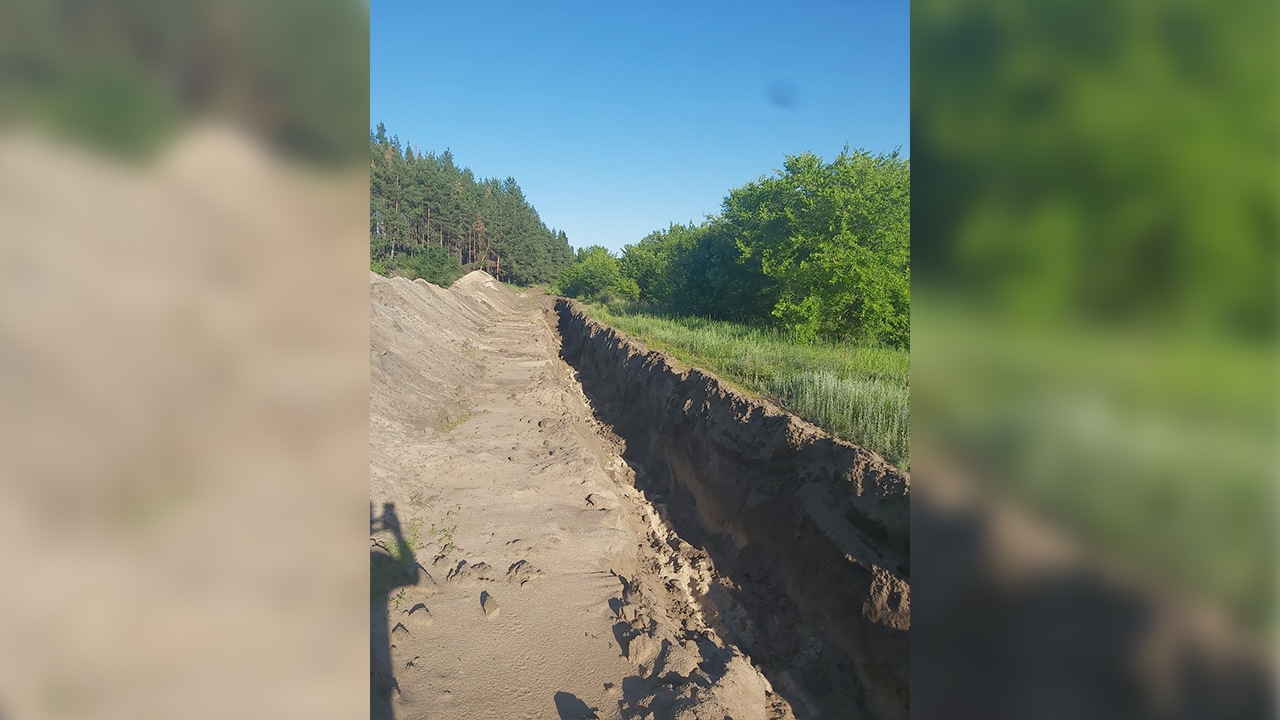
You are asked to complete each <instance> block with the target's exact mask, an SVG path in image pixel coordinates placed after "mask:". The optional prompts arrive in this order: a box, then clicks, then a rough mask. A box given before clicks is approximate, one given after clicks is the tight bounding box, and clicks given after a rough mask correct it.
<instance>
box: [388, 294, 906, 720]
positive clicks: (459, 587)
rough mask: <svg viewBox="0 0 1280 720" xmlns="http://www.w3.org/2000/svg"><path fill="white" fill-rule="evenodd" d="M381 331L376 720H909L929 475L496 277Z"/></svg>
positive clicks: (412, 300)
mask: <svg viewBox="0 0 1280 720" xmlns="http://www.w3.org/2000/svg"><path fill="white" fill-rule="evenodd" d="M369 337H370V424H369V430H370V437H369V440H370V498H369V500H370V580H371V582H370V591H371V594H370V597H371V607H370V629H371V635H370V641H371V644H370V651H371V656H370V659H371V663H370V683H371V684H370V690H371V715H372V716H374V717H395V718H421V717H448V718H459V719H468V718H475V719H477V720H479V719H481V718H528V719H530V720H533V719H540V718H546V719H548V720H555V719H556V718H559V719H560V720H569V719H575V720H576V719H579V718H598V719H599V720H707V719H708V718H710V719H713V720H723V718H726V717H729V718H733V720H796V719H797V718H799V719H801V720H804V719H806V718H894V719H898V718H905V717H907V715H908V706H907V697H908V687H907V675H908V665H909V658H908V645H907V638H908V632H909V626H910V598H909V588H908V583H909V577H910V566H909V561H908V557H909V548H908V542H907V538H908V532H907V522H908V499H909V487H910V479H909V477H908V476H907V475H906V474H905V473H902V472H900V471H898V470H897V469H895V468H893V467H892V466H890V465H888V464H886V463H885V462H884V461H883V460H881V459H880V458H879V457H878V456H876V455H874V454H872V453H869V452H867V451H865V450H862V449H860V448H857V447H854V446H852V445H849V444H847V443H843V442H840V441H837V440H833V439H832V438H830V437H828V436H826V435H825V434H823V433H822V432H820V431H819V430H817V429H816V428H814V427H812V426H810V425H808V424H807V423H804V422H802V421H800V420H798V419H796V418H794V417H792V416H790V415H787V414H786V413H783V412H781V411H780V410H779V409H778V408H776V407H775V406H773V405H771V404H769V403H767V402H764V401H761V400H757V399H753V398H750V397H747V396H745V395H742V394H740V393H738V392H736V391H734V390H733V389H732V388H729V387H728V386H727V385H724V384H722V383H720V382H719V381H718V380H717V379H716V378H714V377H713V376H711V375H709V374H707V373H704V372H701V371H698V370H692V369H681V368H678V367H677V366H676V365H675V363H674V362H673V361H672V360H670V359H669V358H667V357H666V356H664V355H662V354H660V353H652V352H649V351H648V350H646V349H645V348H644V347H643V346H642V345H640V344H639V343H637V342H635V341H633V340H629V339H627V338H625V337H624V336H622V335H619V334H617V333H615V332H614V331H612V330H610V329H609V328H606V327H603V326H601V325H598V324H596V323H594V322H592V321H591V320H590V319H589V318H588V317H587V316H586V315H585V314H583V312H582V311H581V309H580V308H577V307H576V306H574V305H573V304H572V303H570V302H567V301H563V300H557V299H555V298H550V297H546V296H541V295H537V294H534V293H532V292H526V293H522V294H519V295H517V294H515V293H513V292H511V291H510V290H509V289H508V288H506V287H504V286H503V285H501V284H500V283H498V282H496V281H495V280H494V279H493V278H491V277H489V276H488V275H486V274H484V273H482V272H473V273H471V274H469V275H467V276H466V277H464V278H462V279H460V280H459V281H457V282H456V283H454V285H453V286H452V287H450V288H448V289H447V290H446V289H442V288H439V287H436V286H434V285H431V284H430V283H427V282H425V281H421V280H419V281H413V282H410V281H408V280H405V279H403V278H383V277H380V276H377V275H373V274H371V275H370V336H369Z"/></svg>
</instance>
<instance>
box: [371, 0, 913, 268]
mask: <svg viewBox="0 0 1280 720" xmlns="http://www.w3.org/2000/svg"><path fill="white" fill-rule="evenodd" d="M370 12H371V37H370V43H369V45H370V62H369V68H370V73H371V78H370V98H369V112H370V118H369V119H370V127H371V128H372V127H375V126H376V125H377V124H378V122H380V121H381V122H385V123H386V125H387V132H388V134H394V135H399V136H400V140H401V142H403V143H405V144H410V145H416V146H417V147H418V148H419V149H420V150H422V151H432V152H436V153H439V152H441V151H443V150H445V149H446V148H448V149H450V150H452V151H453V155H454V160H455V162H457V163H458V164H459V165H462V166H464V167H469V168H471V170H472V171H473V172H474V173H475V174H476V176H477V177H478V178H480V177H499V178H505V177H507V176H511V177H514V178H515V179H516V180H517V181H518V182H519V183H520V187H521V188H522V189H523V190H524V194H525V197H527V198H528V199H529V201H530V202H531V203H532V204H533V206H534V207H535V208H537V210H538V214H539V215H540V216H541V217H542V220H543V222H545V223H546V224H547V225H548V226H552V227H555V228H557V229H561V230H564V231H565V232H566V233H567V234H568V236H569V242H570V244H571V245H573V246H574V247H582V246H586V245H597V244H598V245H604V246H605V247H608V248H610V249H613V250H618V249H620V248H621V247H622V246H623V245H625V244H628V243H634V242H636V241H637V240H639V239H640V238H642V237H644V236H645V235H647V234H648V233H649V232H651V231H653V230H657V229H661V228H665V227H667V225H668V224H669V223H671V222H688V221H690V220H694V221H701V220H702V219H703V218H704V216H706V215H708V214H712V213H715V212H718V211H719V209H720V202H721V200H723V198H724V196H725V195H726V194H727V193H728V191H729V189H730V188H732V187H737V186H739V185H742V184H744V183H747V182H749V181H751V180H754V179H755V178H758V177H760V176H761V175H765V174H770V173H772V172H773V170H774V169H775V168H779V167H781V166H782V162H783V160H784V156H785V155H787V154H795V153H800V152H806V151H808V152H813V153H816V154H818V155H821V156H822V157H824V158H827V159H830V158H832V157H834V156H835V155H837V154H839V152H840V150H841V148H842V147H843V146H844V144H845V143H848V144H849V146H850V148H865V149H867V150H869V151H872V152H877V153H879V152H890V151H892V150H894V149H896V148H901V151H902V154H903V156H909V155H910V149H911V148H910V145H909V133H910V124H909V117H910V76H911V74H910V67H909V65H908V60H909V57H910V54H909V45H908V43H909V37H910V27H909V6H908V4H907V2H902V1H900V0H892V1H890V0H861V1H859V2H847V1H845V2H811V1H806V2H785V1H782V0H777V1H773V2H767V1H755V2H751V1H749V2H682V3H677V2H661V3H659V2H654V3H648V2H646V3H640V2H597V3H587V2H566V1H559V2H510V3H508V2H389V1H388V0H373V1H372V3H371V11H370Z"/></svg>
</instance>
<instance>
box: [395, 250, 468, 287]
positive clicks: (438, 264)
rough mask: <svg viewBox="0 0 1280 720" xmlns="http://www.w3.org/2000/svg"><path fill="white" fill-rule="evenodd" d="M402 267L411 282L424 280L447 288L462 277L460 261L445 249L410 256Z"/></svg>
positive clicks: (403, 272)
mask: <svg viewBox="0 0 1280 720" xmlns="http://www.w3.org/2000/svg"><path fill="white" fill-rule="evenodd" d="M400 267H401V269H402V273H401V274H403V275H404V276H405V277H407V278H409V279H410V280H417V279H418V278H422V279H423V280H426V281H427V282H429V283H434V284H436V285H439V286H440V287H445V288H447V287H449V286H450V285H452V284H453V282H454V281H455V280H457V279H458V278H460V277H462V266H460V265H458V260H457V259H456V258H454V257H453V256H452V255H450V254H449V253H448V252H446V251H445V250H444V249H443V248H438V247H433V248H427V249H426V250H424V251H422V252H420V253H418V254H416V255H410V256H409V257H408V258H407V259H406V260H405V261H404V262H402V263H401V265H400Z"/></svg>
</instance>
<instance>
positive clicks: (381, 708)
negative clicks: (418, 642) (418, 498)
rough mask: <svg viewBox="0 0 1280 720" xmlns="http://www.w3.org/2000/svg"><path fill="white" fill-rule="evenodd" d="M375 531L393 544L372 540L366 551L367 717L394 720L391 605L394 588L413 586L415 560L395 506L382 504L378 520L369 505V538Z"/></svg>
mask: <svg viewBox="0 0 1280 720" xmlns="http://www.w3.org/2000/svg"><path fill="white" fill-rule="evenodd" d="M379 530H388V531H390V532H391V534H392V536H393V537H394V538H395V543H394V545H392V546H388V545H387V544H386V543H385V542H383V541H380V540H375V541H374V544H373V546H372V547H371V548H370V550H369V626H370V627H369V648H370V659H369V703H370V707H369V717H370V718H372V719H373V720H389V719H390V718H394V717H395V714H394V712H393V711H392V708H391V696H392V694H393V693H398V692H399V686H398V684H397V683H396V678H395V672H394V668H393V667H392V665H391V630H392V628H391V627H390V624H391V623H390V615H391V603H392V602H394V595H395V594H396V592H397V589H398V588H402V587H406V586H409V585H413V584H415V583H416V582H417V579H418V578H417V568H418V560H417V558H416V557H414V554H413V548H411V547H409V543H407V542H405V539H404V534H403V532H401V529H400V518H399V517H397V516H396V506H395V503H386V504H384V505H383V506H382V515H381V516H380V517H377V516H375V515H374V514H373V503H369V535H370V536H372V535H373V534H374V533H376V532H378V531H379Z"/></svg>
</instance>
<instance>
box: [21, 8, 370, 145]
mask: <svg viewBox="0 0 1280 720" xmlns="http://www.w3.org/2000/svg"><path fill="white" fill-rule="evenodd" d="M368 12H369V11H368V5H367V4H365V3H361V2H357V1H356V0H305V1H304V0H256V1H253V0H185V1H182V2H171V1H170V0H124V1H117V0H9V1H8V2H5V3H2V4H0V119H3V120H5V121H15V120H26V121H32V122H35V123H37V124H40V125H42V126H44V127H46V128H49V129H51V130H53V131H54V132H57V133H60V134H62V135H64V136H66V137H70V138H73V139H76V140H80V141H84V142H87V143H89V144H91V145H93V146H96V147H98V148H100V149H103V150H106V151H108V152H111V153H113V154H115V155H117V156H120V157H124V158H134V159H142V158H146V157H149V156H151V155H152V154H153V153H154V152H155V151H156V150H157V149H159V148H160V147H163V145H164V143H165V141H166V140H168V139H169V138H170V137H172V136H173V134H174V133H175V131H176V130H177V129H178V128H180V127H181V124H182V123H183V122H186V121H191V120H195V119H199V118H207V117H214V118H219V119H221V120H224V121H229V122H231V123H234V124H236V125H239V126H241V127H242V128H245V129H246V130H249V131H250V132H253V133H255V134H257V135H258V136H260V137H262V138H263V139H264V140H266V141H268V142H269V143H271V144H272V145H274V146H275V147H277V148H278V149H280V150H282V151H284V152H286V153H288V154H290V155H292V156H294V157H297V158H301V159H306V160H307V161H309V162H312V163H315V164H333V163H342V162H347V161H354V160H356V159H358V158H359V157H360V155H361V153H362V152H363V138H364V132H365V126H366V123H367V122H368V90H369V77H368V68H369V16H368Z"/></svg>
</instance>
